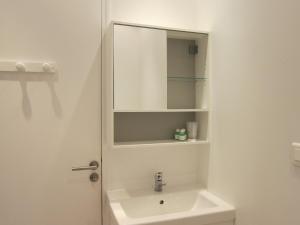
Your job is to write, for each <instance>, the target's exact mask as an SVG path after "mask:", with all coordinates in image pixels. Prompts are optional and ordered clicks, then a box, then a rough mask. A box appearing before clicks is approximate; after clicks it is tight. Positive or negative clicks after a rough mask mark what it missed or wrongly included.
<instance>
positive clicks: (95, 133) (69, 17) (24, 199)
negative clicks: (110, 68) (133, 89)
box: [0, 0, 101, 225]
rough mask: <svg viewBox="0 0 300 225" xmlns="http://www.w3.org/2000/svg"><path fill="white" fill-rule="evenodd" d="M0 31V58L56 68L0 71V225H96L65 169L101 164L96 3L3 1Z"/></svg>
mask: <svg viewBox="0 0 300 225" xmlns="http://www.w3.org/2000/svg"><path fill="white" fill-rule="evenodd" d="M0 27H1V29H0V60H24V61H43V60H51V61H56V62H57V64H58V74H57V76H55V77H54V78H52V76H51V75H41V76H38V75H32V74H31V75H26V74H8V73H5V72H1V73H0V178H1V185H0V224H3V225H4V224H7V225H8V224H10V225H20V224H23V225H36V224H45V225H46V224H80V223H81V224H83V223H84V222H83V221H81V219H83V218H80V219H79V220H77V221H74V220H76V219H78V217H79V216H78V215H80V214H81V213H85V215H84V216H83V217H84V218H86V217H89V216H90V218H89V223H90V224H96V222H94V221H93V219H94V217H96V216H97V215H98V216H100V214H99V211H97V215H96V212H94V210H88V211H85V210H86V209H91V208H92V207H94V209H95V210H97V209H99V208H98V205H99V204H98V203H96V204H95V205H93V201H91V202H89V203H88V204H91V205H85V206H84V207H85V209H83V210H82V211H81V210H78V209H79V208H78V207H80V206H79V205H78V204H77V203H76V201H77V200H86V201H88V200H89V199H88V198H87V199H85V198H84V197H83V196H85V195H86V196H88V195H89V194H88V193H86V192H88V191H90V189H89V188H90V186H91V185H90V182H89V180H88V174H86V173H77V174H76V175H75V174H73V173H72V172H71V167H72V166H76V165H83V164H85V163H87V161H88V160H92V159H95V158H89V159H87V158H85V157H83V156H86V155H89V154H90V155H93V154H94V153H95V152H96V153H95V154H97V155H98V158H100V147H101V146H100V136H101V133H100V104H101V103H100V87H101V83H100V78H101V77H100V69H101V68H100V61H101V59H100V53H101V50H100V43H101V1H100V0H89V1H83V0H64V1H61V0H43V1H41V0H27V1H18V0H2V1H1V4H0ZM95 157H96V155H95ZM71 173H72V174H71ZM72 175H74V177H72ZM81 182H82V183H81ZM81 184H82V185H81ZM72 185H73V186H72ZM71 186H72V187H74V188H75V189H76V187H86V188H84V189H81V190H78V192H76V193H77V195H76V196H78V199H77V197H76V198H74V196H72V194H74V191H73V189H72V190H71V189H67V190H66V188H67V187H71ZM94 186H95V185H94ZM99 192H100V189H99ZM71 193H72V194H71ZM93 193H95V196H97V195H96V194H97V190H95V191H93ZM90 195H92V194H90ZM98 195H99V194H98ZM72 202H73V203H74V204H73V203H72ZM81 203H82V204H85V203H84V201H82V202H81ZM70 204H71V205H72V204H73V205H72V206H71V207H69V206H70ZM96 205H97V206H96ZM76 207H77V208H76ZM76 210H78V211H76ZM74 212H76V215H77V216H74ZM94 213H95V214H94ZM58 218H59V219H61V220H60V222H61V221H64V222H65V223H60V222H59V220H58ZM98 218H99V217H98Z"/></svg>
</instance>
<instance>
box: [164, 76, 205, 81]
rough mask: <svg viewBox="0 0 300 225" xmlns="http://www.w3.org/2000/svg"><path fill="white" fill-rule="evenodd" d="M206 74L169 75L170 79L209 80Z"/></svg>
mask: <svg viewBox="0 0 300 225" xmlns="http://www.w3.org/2000/svg"><path fill="white" fill-rule="evenodd" d="M207 79H208V78H207V77H205V76H191V77H188V76H168V80H179V81H180V80H181V81H194V80H207Z"/></svg>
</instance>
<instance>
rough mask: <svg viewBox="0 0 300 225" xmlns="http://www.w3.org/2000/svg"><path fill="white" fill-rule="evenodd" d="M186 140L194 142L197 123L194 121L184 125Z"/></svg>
mask: <svg viewBox="0 0 300 225" xmlns="http://www.w3.org/2000/svg"><path fill="white" fill-rule="evenodd" d="M186 128H187V133H188V139H189V140H191V141H195V140H196V139H197V134H198V123H197V122H196V121H189V122H187V123H186Z"/></svg>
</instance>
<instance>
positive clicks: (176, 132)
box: [174, 128, 180, 140]
mask: <svg viewBox="0 0 300 225" xmlns="http://www.w3.org/2000/svg"><path fill="white" fill-rule="evenodd" d="M179 133H180V129H179V128H177V129H176V131H175V134H174V139H175V140H179Z"/></svg>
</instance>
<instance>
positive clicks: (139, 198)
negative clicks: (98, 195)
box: [108, 188, 235, 225]
mask: <svg viewBox="0 0 300 225" xmlns="http://www.w3.org/2000/svg"><path fill="white" fill-rule="evenodd" d="M108 199H109V202H110V207H111V213H112V216H111V219H112V224H114V225H140V224H143V225H147V224H159V225H173V224H174V225H183V224H187V225H202V224H203V225H204V224H216V225H231V224H233V220H234V216H235V210H234V208H233V207H232V206H230V205H229V204H227V203H225V202H224V201H222V200H221V199H219V198H217V197H216V196H214V195H213V194H211V193H209V192H208V191H206V190H201V189H187V188H185V189H181V190H169V191H164V192H162V193H155V192H153V191H136V192H128V191H126V190H123V189H122V190H114V191H109V192H108Z"/></svg>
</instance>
